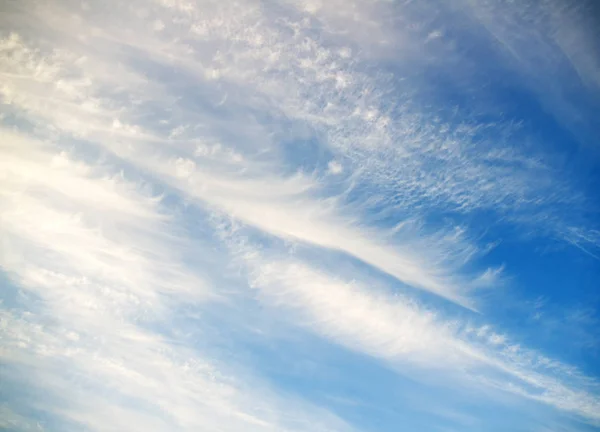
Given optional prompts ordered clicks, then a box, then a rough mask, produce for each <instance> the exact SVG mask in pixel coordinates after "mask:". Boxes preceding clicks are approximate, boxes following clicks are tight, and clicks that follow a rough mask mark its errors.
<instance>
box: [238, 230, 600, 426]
mask: <svg viewBox="0 0 600 432" xmlns="http://www.w3.org/2000/svg"><path fill="white" fill-rule="evenodd" d="M234 244H235V242H234ZM238 254H240V257H241V259H242V260H243V261H245V263H246V265H247V266H248V268H249V270H248V272H249V274H250V280H251V285H252V286H253V287H254V288H255V289H257V290H258V291H259V293H260V297H261V298H263V300H264V301H265V302H266V303H267V304H269V305H271V306H272V307H273V308H275V309H277V310H282V309H283V310H284V311H285V312H283V313H284V314H285V316H287V317H289V316H290V315H289V313H292V314H293V315H292V320H293V321H295V322H298V323H299V324H300V325H302V326H305V327H307V328H309V329H310V330H312V331H314V332H316V333H319V334H321V335H322V336H324V337H326V338H328V339H331V340H332V341H334V342H336V343H339V344H342V345H344V346H346V347H348V348H349V349H351V350H356V351H359V352H364V353H366V354H369V355H371V356H373V357H376V358H379V359H381V360H383V361H385V362H386V363H388V364H389V365H390V366H391V367H393V368H395V369H398V370H403V371H404V373H407V374H411V376H413V377H414V376H415V372H413V368H416V369H417V371H422V370H427V373H428V374H431V373H440V372H442V371H443V372H444V374H443V375H441V376H443V378H441V377H440V378H439V379H440V380H448V381H449V382H451V383H452V384H451V385H453V386H456V387H460V385H467V386H471V385H484V386H490V387H492V388H497V389H501V390H503V391H508V392H511V393H516V394H518V395H521V396H524V397H526V398H530V399H534V400H538V401H542V402H544V403H547V404H549V405H552V406H554V407H557V408H560V409H564V410H566V411H570V412H573V413H575V414H578V415H579V416H582V417H583V418H586V419H587V420H589V421H590V422H592V423H594V424H598V422H599V421H600V417H598V415H597V413H598V408H599V407H600V399H599V398H598V397H597V395H595V394H594V393H593V392H588V391H586V390H582V388H583V387H585V386H589V385H590V384H592V385H593V386H596V385H597V383H595V382H594V381H593V379H590V378H588V377H585V376H583V375H581V374H580V373H579V372H578V371H577V370H574V369H572V368H570V367H568V366H566V365H562V364H561V363H560V362H556V361H553V360H550V359H548V358H546V357H544V356H543V355H541V354H538V353H536V352H534V351H530V350H527V349H524V348H521V347H519V346H518V345H514V344H511V342H510V341H509V340H508V339H507V337H506V336H502V335H499V334H497V333H494V332H493V331H492V330H491V329H490V327H489V326H488V325H482V326H480V327H478V328H474V329H473V328H471V327H468V326H466V325H465V323H464V322H462V323H461V322H460V321H455V320H448V319H446V318H444V317H443V316H440V314H439V313H436V312H434V311H431V310H428V309H427V308H423V307H422V306H420V305H418V304H417V303H415V302H414V301H411V300H410V299H407V298H403V297H402V296H398V295H393V296H392V295H390V294H389V293H386V292H385V290H381V289H378V288H377V287H376V286H366V285H364V284H362V283H361V282H359V281H356V280H354V281H351V282H349V281H345V280H343V279H341V278H340V277H334V276H331V275H329V274H327V273H325V272H322V271H319V270H316V269H313V268H311V267H310V266H307V265H306V264H303V263H302V262H298V261H294V260H293V259H289V260H280V259H275V258H273V257H268V256H267V257H265V256H263V255H262V254H261V253H260V252H258V251H256V250H253V249H252V248H251V247H250V248H249V249H248V248H242V249H241V250H240V251H238ZM288 311H289V312H288ZM440 359H443V361H442V362H441V361H440ZM407 367H408V369H407ZM459 383H461V384H459ZM593 386H592V387H593Z"/></svg>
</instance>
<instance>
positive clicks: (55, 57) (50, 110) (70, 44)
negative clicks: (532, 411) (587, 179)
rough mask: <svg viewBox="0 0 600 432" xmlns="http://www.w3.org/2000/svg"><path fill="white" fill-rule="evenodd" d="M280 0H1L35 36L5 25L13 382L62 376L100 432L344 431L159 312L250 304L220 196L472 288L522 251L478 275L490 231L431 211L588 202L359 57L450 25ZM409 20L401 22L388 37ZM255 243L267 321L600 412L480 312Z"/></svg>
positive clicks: (298, 240) (338, 248) (55, 380)
mask: <svg viewBox="0 0 600 432" xmlns="http://www.w3.org/2000/svg"><path fill="white" fill-rule="evenodd" d="M342 3H343V5H342ZM28 6H33V4H32V3H29V2H24V3H23V5H11V6H10V7H11V8H26V7H28ZM280 6H281V8H282V9H281V10H280V11H279V13H281V16H276V17H275V16H273V14H275V15H277V13H275V12H271V11H268V10H265V9H264V8H263V7H262V4H259V3H258V2H253V1H248V2H246V4H245V5H244V7H240V6H239V5H237V4H235V5H234V4H233V3H229V2H204V1H200V2H193V1H180V0H163V1H159V2H136V1H134V2H127V3H119V2H109V3H107V4H104V3H101V2H93V3H91V4H89V5H88V6H87V7H85V8H81V9H79V6H77V5H75V4H71V3H69V2H58V3H52V4H37V3H36V4H35V7H32V11H31V15H30V18H28V19H26V20H24V21H21V20H23V19H24V18H23V15H20V14H18V13H15V11H14V10H9V12H8V16H14V18H15V25H14V26H13V25H11V26H10V27H7V28H15V29H16V30H18V31H19V32H22V33H23V34H22V35H17V34H16V33H13V34H11V35H9V36H7V37H5V38H4V39H2V41H1V42H0V74H1V76H2V78H3V80H2V81H3V83H2V86H1V87H0V96H1V98H2V103H3V105H2V110H3V111H4V116H3V117H2V123H3V124H4V125H6V126H3V127H2V128H1V129H0V133H1V134H2V135H1V136H0V152H1V153H2V156H3V157H2V158H0V198H1V202H0V221H1V223H2V234H1V240H2V243H1V248H2V249H1V251H2V255H1V259H0V265H1V266H2V268H3V270H4V271H5V272H6V273H7V274H8V275H9V276H10V278H11V280H12V281H13V282H14V283H16V284H17V285H18V287H19V290H21V292H22V293H26V294H27V295H28V296H29V297H27V299H26V300H24V301H23V303H24V304H22V305H21V307H23V308H24V309H25V311H20V310H19V309H18V308H17V309H15V310H8V309H2V323H3V327H2V332H3V337H4V340H5V341H6V348H5V347H4V346H3V350H4V351H3V355H5V358H6V359H8V361H10V362H11V364H14V365H20V367H22V368H24V370H25V375H27V374H28V372H30V371H33V372H35V373H32V376H33V377H34V378H32V379H30V381H35V382H34V383H31V382H29V381H27V377H25V378H23V379H25V380H26V381H27V382H28V383H29V384H31V385H33V386H34V387H35V386H37V388H38V389H39V393H40V394H41V393H42V392H44V391H50V392H51V394H53V395H57V396H58V395H61V394H62V395H63V396H62V398H58V397H57V398H56V400H54V401H52V403H50V402H49V401H40V402H39V403H40V404H42V405H43V404H48V405H47V406H46V409H47V410H48V411H52V412H53V413H54V414H55V415H58V416H61V417H62V418H63V419H66V420H67V421H71V422H75V423H77V424H79V425H83V427H86V428H89V429H93V428H96V429H106V428H109V429H110V428H112V429H115V430H118V429H122V428H123V427H125V426H124V425H129V424H138V425H141V426H143V427H144V428H147V429H148V430H155V429H156V430H172V429H173V428H181V429H192V430H194V429H198V428H203V429H207V430H232V431H234V430H235V431H237V430H323V431H325V430H343V429H345V428H349V427H348V426H347V425H345V424H344V423H343V422H342V421H341V420H339V419H337V418H335V416H333V415H332V414H329V413H327V412H324V411H321V410H319V409H317V408H315V407H314V406H311V405H309V404H306V403H304V402H302V401H300V400H298V399H296V398H294V397H292V396H290V395H286V394H285V393H278V392H277V390H276V389H273V390H269V386H268V385H267V384H264V383H261V379H260V377H255V376H253V374H252V373H251V372H250V373H245V372H240V371H239V370H237V369H236V366H237V365H235V364H233V365H230V364H228V363H220V362H218V361H217V360H215V359H212V358H210V355H209V354H208V353H206V352H203V351H201V350H199V349H196V348H195V347H193V346H190V345H186V344H185V343H184V342H185V341H182V340H179V339H176V340H169V339H168V338H166V337H163V336H160V335H159V333H157V332H155V331H153V330H151V328H152V327H153V326H158V327H160V326H161V325H162V326H167V327H168V326H169V324H168V323H169V319H170V318H172V317H173V315H174V314H176V313H177V310H178V309H177V307H179V306H181V305H187V306H190V305H193V306H196V307H198V309H199V310H200V311H202V310H204V309H203V307H206V306H205V305H206V304H207V303H210V304H212V303H211V302H223V303H227V302H235V301H236V299H235V298H229V297H228V293H230V292H231V290H230V291H228V289H226V288H223V286H226V285H227V283H229V282H230V281H229V280H227V281H225V282H224V281H223V280H222V279H219V277H220V276H222V275H223V274H228V273H229V272H230V271H231V264H232V263H229V262H228V261H227V257H226V256H225V255H220V253H221V252H220V251H219V249H218V248H219V246H220V245H219V244H218V243H215V241H216V240H215V237H214V236H215V234H219V232H214V231H213V228H214V225H211V223H210V220H211V217H215V215H218V217H223V218H226V219H233V220H234V221H236V223H240V224H242V225H243V226H250V227H251V228H252V230H248V232H251V234H249V235H250V236H253V235H255V236H257V237H259V238H263V239H264V238H265V237H266V238H268V239H269V241H265V246H264V248H265V249H267V250H271V249H270V248H271V246H272V245H271V244H270V243H269V242H270V241H272V240H274V239H282V240H284V242H285V243H286V244H287V245H290V244H292V245H303V246H306V247H307V249H310V250H311V251H312V252H315V251H318V252H319V253H323V252H324V253H327V254H329V255H336V253H338V252H342V254H344V255H347V256H350V257H353V258H356V259H358V260H360V261H362V262H363V263H366V264H367V265H368V266H369V267H372V268H375V269H377V270H379V271H380V272H383V273H387V274H389V275H391V276H393V277H395V278H396V279H398V280H400V281H402V282H403V283H405V284H406V285H410V286H412V287H415V288H420V289H423V290H426V291H428V292H431V293H434V294H436V295H439V296H441V297H444V298H446V299H449V300H451V301H454V302H456V303H458V304H461V305H465V306H468V307H473V306H474V305H475V302H474V300H473V298H472V297H471V293H472V290H473V289H474V288H478V287H483V286H486V287H489V286H491V287H494V286H497V285H498V284H500V283H501V282H502V277H503V276H504V272H505V271H506V272H508V271H509V269H507V270H505V269H504V267H502V266H496V267H490V268H488V269H480V270H479V272H473V271H471V270H470V269H469V270H467V269H466V267H467V266H468V265H471V264H473V261H474V258H476V257H477V256H479V255H481V254H483V253H485V251H486V248H485V247H480V246H478V245H477V242H476V241H474V240H471V234H470V232H469V231H468V230H467V229H466V228H465V227H462V226H453V223H452V222H449V223H448V224H442V227H441V228H440V225H439V224H433V226H430V225H429V224H427V222H426V221H427V218H428V216H430V213H432V214H433V215H434V217H435V216H437V212H438V211H441V212H444V211H451V212H455V213H468V212H475V211H477V210H492V211H494V212H497V213H498V214H499V215H500V216H502V217H504V216H505V215H509V218H510V217H513V218H514V220H517V219H518V218H519V217H521V216H523V214H524V213H529V212H533V213H536V212H537V213H540V212H541V210H547V209H552V208H554V207H553V206H560V205H563V204H564V203H568V204H572V203H574V202H578V197H577V196H574V195H573V194H571V193H570V191H569V189H568V188H567V187H564V185H563V184H562V183H561V182H560V181H559V182H557V181H555V179H554V178H553V176H552V174H553V173H552V170H551V169H550V168H549V167H548V166H546V164H544V162H543V161H542V160H540V158H539V157H538V156H536V155H535V152H533V151H531V152H528V150H524V151H521V149H519V148H518V147H519V144H518V143H517V144H515V145H513V144H511V143H509V142H508V141H510V140H509V139H507V138H506V137H504V138H503V139H499V140H498V142H494V143H488V142H486V141H483V140H481V139H480V138H479V137H480V135H481V134H482V133H483V132H486V128H487V129H494V127H495V126H494V125H486V126H480V125H474V124H470V123H469V122H466V123H465V124H454V123H453V122H449V121H444V120H440V119H437V118H436V117H435V115H433V114H429V113H426V112H423V110H421V109H419V108H418V106H419V104H418V103H416V101H413V100H412V93H411V91H410V89H409V88H405V87H402V86H400V90H399V93H400V95H399V96H397V95H395V96H394V98H395V99H397V100H400V102H398V103H394V106H393V107H391V106H390V103H389V91H390V90H392V89H393V87H391V86H390V85H389V80H390V77H389V76H388V75H385V74H381V75H376V76H375V75H373V74H372V73H371V69H370V68H369V66H370V64H369V61H372V59H373V57H374V56H376V55H384V53H385V52H386V51H387V52H389V50H390V47H392V46H393V45H394V44H397V46H396V48H398V52H397V54H398V56H399V60H400V61H401V60H410V59H413V57H414V56H415V52H416V51H418V52H419V54H423V55H426V54H427V53H428V51H423V50H421V48H419V47H421V45H422V46H424V44H425V42H426V41H428V43H429V45H432V46H433V45H435V44H436V43H438V42H440V43H441V41H440V39H445V38H440V37H439V35H440V34H445V33H444V32H442V31H441V30H436V31H435V32H430V31H426V30H427V29H425V28H423V29H421V30H411V29H414V28H416V27H418V26H409V25H406V26H398V25H394V23H392V22H390V21H389V20H387V19H385V18H386V17H387V16H388V15H389V12H390V10H391V9H390V8H392V7H395V6H390V4H389V3H387V2H378V3H377V4H371V2H362V1H353V2H350V3H349V2H313V1H311V2H285V3H282V4H281V5H280ZM342 6H343V7H342ZM407 7H408V6H407ZM403 10H404V9H403ZM67 11H68V13H67ZM404 11H405V12H406V16H403V17H402V19H403V20H404V21H406V22H407V23H410V21H411V13H413V12H414V11H413V12H411V10H404ZM28 16H29V15H28ZM42 17H43V19H42ZM273 18H276V19H273ZM29 20H33V21H37V22H38V23H39V25H36V26H32V25H31V21H29ZM395 27H403V28H404V27H406V29H408V30H406V31H404V30H402V31H400V33H401V35H402V36H403V37H401V38H397V37H396V36H398V34H397V33H396V32H397V30H395ZM346 28H353V30H354V31H352V32H350V33H347V32H346V33H343V32H340V30H343V29H346ZM317 33H318V34H317ZM421 33H423V34H421ZM419 38H420V39H419ZM417 39H419V40H420V42H421V43H420V44H415V43H414V42H415V41H416V40H417ZM429 45H428V46H429ZM406 47H412V48H411V49H408V48H407V49H406V50H403V49H404V48H406ZM366 48H374V49H373V52H374V53H375V54H373V55H367V54H365V52H366ZM375 48H376V49H375ZM428 49H429V48H428ZM431 49H435V48H431ZM421 51H423V52H421ZM494 131H495V132H494V133H495V134H497V135H498V136H502V135H503V134H504V133H508V134H510V133H512V131H513V129H512V126H511V125H500V126H498V129H494ZM511 139H512V138H511ZM305 144H306V145H307V146H313V145H314V147H309V150H305V147H303V145H305ZM313 150H314V151H313ZM531 153H533V155H532V154H531ZM290 154H291V156H290ZM311 158H316V159H317V160H313V159H311ZM305 159H306V160H307V163H306V165H302V166H299V165H298V161H299V160H302V161H304V160H305ZM328 160H329V161H330V162H329V163H328V164H324V163H321V162H324V161H325V162H326V161H328ZM340 161H343V164H342V163H341V162H340ZM318 167H321V168H318ZM328 173H329V174H338V175H335V176H333V175H332V176H328V175H327V174H328ZM532 180H535V181H532ZM540 196H544V198H543V199H540ZM173 201H176V202H177V204H173ZM382 204H385V207H386V210H385V211H381V214H375V215H374V214H373V212H374V209H376V208H378V207H381V205H382ZM188 208H191V209H193V211H197V212H198V213H199V214H201V215H202V216H200V217H198V216H197V214H196V213H194V214H193V215H192V216H190V215H189V214H187V215H184V214H182V213H185V211H186V209H188ZM182 209H183V210H182ZM540 209H541V210H540ZM377 218H380V219H377ZM386 218H387V219H388V221H389V220H391V222H389V223H387V222H388V221H386V223H385V224H379V223H378V222H380V221H381V220H386ZM534 219H535V217H534ZM383 225H385V226H383ZM217 231H218V230H217ZM586 233H587V234H586ZM594 233H595V231H593V230H592V231H573V232H572V234H573V236H572V237H571V238H577V237H581V238H583V237H584V236H585V237H586V239H589V238H592V239H594V238H595V237H594V235H595V234H594ZM265 234H266V236H265ZM238 240H239V239H238ZM239 241H240V242H241V241H242V240H239ZM250 243H252V242H250ZM274 243H277V242H274ZM252 244H253V243H252ZM271 251H275V252H278V249H277V248H276V247H275V248H273V249H272V250H271ZM250 252H251V253H249V254H248V255H245V256H244V262H245V265H247V266H248V267H249V276H250V283H251V285H252V286H253V287H254V288H256V289H257V290H258V291H259V292H260V295H261V296H262V298H263V300H264V301H265V302H266V303H268V304H269V305H270V306H273V309H269V312H270V313H273V314H274V315H277V311H278V310H279V312H281V311H284V313H285V314H286V316H287V318H289V319H290V321H292V322H295V323H300V324H301V325H302V326H303V327H304V328H308V329H310V331H313V332H316V333H317V334H320V335H322V336H324V337H325V338H328V339H329V340H331V341H334V342H336V343H339V344H341V345H343V346H345V347H347V348H349V349H352V350H356V351H359V352H364V353H368V354H370V355H372V356H374V357H376V358H379V359H382V360H384V361H385V362H386V363H387V364H390V365H392V366H394V367H397V366H398V364H400V363H403V364H409V365H411V366H412V367H414V369H415V370H419V371H425V372H424V373H427V371H429V370H435V371H438V372H439V373H447V374H449V375H450V376H453V377H456V378H453V379H454V381H453V382H454V383H457V382H459V381H460V379H462V378H465V377H467V381H469V382H471V383H472V385H479V386H486V387H490V386H491V387H498V388H503V389H505V390H508V392H509V393H511V394H513V395H514V394H519V395H522V396H525V397H527V398H529V399H536V400H539V401H542V402H544V403H546V404H548V405H550V406H553V407H558V408H561V409H564V410H567V411H569V412H573V413H576V414H579V415H581V416H583V417H585V418H587V419H589V420H591V421H598V416H597V412H598V411H597V408H598V399H597V397H596V396H594V395H593V394H591V393H589V392H587V391H585V390H575V389H576V388H577V387H578V385H579V384H580V382H586V379H585V377H581V376H580V375H578V374H577V373H576V372H575V371H572V370H571V369H569V368H567V367H566V366H564V365H562V364H560V363H558V362H553V361H551V360H548V359H546V358H545V357H543V356H541V355H539V354H537V353H532V352H529V351H527V350H526V349H524V348H520V347H518V346H517V345H516V344H512V345H511V343H510V342H509V339H508V337H507V336H504V335H501V334H499V333H496V331H495V330H493V329H491V328H489V327H486V326H476V327H474V328H472V329H471V331H469V329H468V326H467V324H465V323H461V322H453V321H449V320H448V319H446V318H444V316H443V314H441V313H436V312H434V311H433V309H427V308H424V307H422V306H418V305H417V304H416V303H414V302H411V301H408V300H406V299H405V298H403V297H393V296H390V295H389V293H386V292H379V291H377V290H375V288H372V287H370V286H365V285H364V284H363V283H362V282H360V280H361V279H359V280H358V281H354V282H352V283H350V282H348V281H347V278H346V277H345V275H339V274H338V275H335V274H333V273H334V272H323V271H319V270H317V269H315V268H312V267H311V266H309V265H308V264H306V263H305V262H301V261H299V260H296V259H295V258H294V259H290V260H289V261H286V260H284V259H282V258H281V257H278V258H276V259H274V258H273V254H269V253H268V252H265V253H264V254H262V253H260V252H257V251H256V250H254V249H252V250H251V251H250ZM332 252H333V253H332ZM341 261H343V259H341V258H340V262H341ZM346 261H347V260H346ZM215 275H218V276H219V277H216V278H215V277H214V276H215ZM228 276H229V275H228ZM215 279H216V280H217V283H215ZM241 285H242V286H243V284H241ZM288 312H289V314H288ZM288 315H289V316H288ZM211 342H214V341H207V342H206V343H207V344H210V343H211ZM3 344H4V342H3ZM440 358H443V359H444V361H443V362H440V361H439V359H440ZM66 370H73V372H72V374H65V371H66ZM221 370H224V371H228V372H220V371H221ZM555 376H560V379H559V378H556V377H555ZM565 376H567V377H570V378H569V379H563V378H564V377H565ZM506 377H508V378H507V380H506V381H502V379H501V378H506ZM36 378H37V379H36ZM581 387H582V388H583V387H585V386H583V385H581ZM102 395H107V396H109V397H106V398H104V397H102ZM123 400H127V401H133V403H132V404H133V405H135V407H131V406H130V404H122V403H120V402H121V401H123ZM140 407H141V408H140ZM107 419H108V420H109V421H110V422H111V423H106V421H107ZM15 421H16V420H15Z"/></svg>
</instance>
